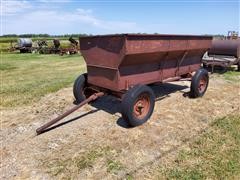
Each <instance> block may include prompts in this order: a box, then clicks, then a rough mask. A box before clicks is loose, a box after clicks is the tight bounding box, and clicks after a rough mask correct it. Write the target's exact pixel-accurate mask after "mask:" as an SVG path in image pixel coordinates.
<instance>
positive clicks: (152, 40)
mask: <svg viewBox="0 0 240 180" xmlns="http://www.w3.org/2000/svg"><path fill="white" fill-rule="evenodd" d="M211 43H212V37H210V36H193V35H149V34H116V35H100V36H87V37H81V38H80V51H81V54H82V56H83V57H84V60H85V62H86V65H87V73H85V74H82V75H80V76H79V77H78V78H77V79H76V80H75V83H74V86H73V94H74V96H75V99H76V101H77V102H78V103H80V105H79V106H78V107H81V106H82V105H84V104H85V103H88V102H90V101H91V100H94V99H96V98H97V97H98V96H102V95H106V94H111V95H114V96H116V97H118V98H119V99H121V101H122V109H121V113H122V116H123V118H124V119H125V120H127V121H128V122H129V124H130V125H131V126H138V125H141V124H143V123H144V122H146V121H147V120H148V119H149V118H150V116H151V115H152V112H153V109H154V104H155V95H154V92H153V90H152V89H151V87H150V86H148V85H149V84H152V83H157V82H162V83H164V82H170V81H176V80H183V79H186V80H187V79H188V80H191V92H190V94H191V96H192V97H201V96H203V95H204V93H205V91H206V89H207V86H208V81H209V77H208V72H207V71H206V70H204V69H202V68H201V63H202V56H203V54H204V53H205V52H206V51H207V50H208V49H209V48H210V47H211ZM78 107H77V108H78ZM77 108H75V109H74V108H73V110H76V109H77ZM73 110H72V111H73ZM72 111H70V112H72ZM67 114H69V113H66V114H65V115H67ZM65 115H64V117H65ZM62 117H63V116H62ZM57 120H59V118H58V119H57ZM57 120H55V121H53V122H56V121H57ZM50 124H52V123H50ZM48 125H49V124H48ZM45 127H47V126H45ZM42 129H43V128H42ZM42 129H40V130H42ZM40 130H39V132H40Z"/></svg>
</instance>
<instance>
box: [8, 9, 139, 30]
mask: <svg viewBox="0 0 240 180" xmlns="http://www.w3.org/2000/svg"><path fill="white" fill-rule="evenodd" d="M16 12H17V11H15V13H16ZM136 26H137V25H136V23H134V22H125V21H108V20H105V19H101V18H98V17H96V16H95V15H94V13H93V11H92V10H91V9H82V8H77V9H76V10H75V11H74V12H72V11H57V10H56V9H50V10H49V9H48V10H46V9H40V10H35V11H33V10H32V11H29V12H25V13H21V14H19V15H18V18H8V19H7V20H6V23H5V25H4V27H3V34H10V33H17V34H22V33H49V34H62V33H92V34H100V33H120V32H129V31H130V32H132V31H134V30H136V29H137V27H136Z"/></svg>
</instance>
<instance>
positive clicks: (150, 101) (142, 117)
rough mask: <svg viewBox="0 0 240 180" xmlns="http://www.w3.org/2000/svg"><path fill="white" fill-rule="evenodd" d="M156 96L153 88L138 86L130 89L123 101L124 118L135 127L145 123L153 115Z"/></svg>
mask: <svg viewBox="0 0 240 180" xmlns="http://www.w3.org/2000/svg"><path fill="white" fill-rule="evenodd" d="M154 105H155V95H154V93H153V91H152V89H151V88H149V87H148V86H145V85H136V86H134V87H133V88H131V89H129V90H128V91H127V92H126V94H125V95H124V98H123V100H122V117H123V119H124V120H127V121H128V123H129V125H131V126H133V127H135V126H139V125H141V124H143V123H145V122H146V121H147V120H148V119H149V118H150V117H151V115H152V112H153V109H154Z"/></svg>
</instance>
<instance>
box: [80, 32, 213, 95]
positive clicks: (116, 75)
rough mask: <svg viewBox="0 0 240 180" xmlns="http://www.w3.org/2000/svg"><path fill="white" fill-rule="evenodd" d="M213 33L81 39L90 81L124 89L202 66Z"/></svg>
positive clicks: (121, 35) (109, 87)
mask: <svg viewBox="0 0 240 180" xmlns="http://www.w3.org/2000/svg"><path fill="white" fill-rule="evenodd" d="M211 41H212V37H209V36H189V35H139V34H120V35H103V36H88V37H83V38H81V40H80V51H81V53H82V55H83V57H84V59H85V61H86V64H87V71H88V84H90V85H94V86H97V87H100V88H106V89H109V90H111V91H115V92H124V91H126V90H128V88H129V87H131V86H134V85H136V84H150V83H155V82H164V80H166V79H169V78H172V77H181V76H183V75H186V74H188V73H192V72H194V71H196V70H198V69H199V68H200V65H201V59H202V56H203V54H204V53H205V52H206V51H207V50H208V49H209V48H210V46H211Z"/></svg>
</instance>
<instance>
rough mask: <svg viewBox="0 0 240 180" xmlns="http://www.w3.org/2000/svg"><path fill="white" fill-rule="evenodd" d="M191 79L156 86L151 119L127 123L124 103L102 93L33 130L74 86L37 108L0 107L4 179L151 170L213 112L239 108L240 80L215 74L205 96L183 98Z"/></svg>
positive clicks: (61, 107) (64, 102) (67, 101)
mask: <svg viewBox="0 0 240 180" xmlns="http://www.w3.org/2000/svg"><path fill="white" fill-rule="evenodd" d="M189 85H190V83H189V82H177V83H173V84H164V85H158V86H157V85H155V86H153V89H154V91H155V93H156V96H157V100H156V105H155V109H154V113H153V115H152V118H151V119H150V121H148V123H146V124H144V125H143V126H140V127H136V128H129V127H128V125H127V124H126V122H125V121H124V120H123V119H122V118H121V115H120V113H119V112H120V107H121V106H120V105H121V104H120V102H119V101H117V100H116V99H114V98H112V97H103V98H101V99H99V101H97V102H95V103H93V104H92V105H87V106H85V107H84V108H82V109H80V110H78V111H77V112H75V113H73V114H71V115H70V116H69V117H67V118H65V119H64V120H62V121H61V122H60V123H59V124H58V125H57V126H56V127H55V128H53V129H52V130H51V131H48V132H46V133H44V134H42V135H40V136H36V135H35V129H36V128H37V127H39V126H40V125H41V124H43V123H44V122H47V121H48V120H50V119H52V118H54V117H56V116H57V115H58V114H61V113H62V112H64V111H65V110H67V109H68V108H70V107H71V106H72V102H73V97H72V89H71V88H66V89H62V90H60V91H58V92H57V93H54V94H49V95H47V96H45V97H43V98H42V99H41V100H40V101H39V102H38V103H34V104H33V105H32V106H25V107H18V108H15V109H2V110H1V112H2V130H1V144H2V147H1V151H0V153H1V157H2V158H1V170H0V174H1V178H4V179H8V178H13V177H15V178H31V179H36V178H39V179H42V178H44V179H50V178H56V179H58V178H69V177H72V178H85V179H86V178H88V179H102V178H103V179H108V178H127V177H132V176H133V177H139V178H140V177H142V174H145V176H146V177H148V176H150V174H151V173H149V172H150V171H151V169H152V168H153V167H154V166H155V165H159V164H164V163H167V162H168V160H170V159H173V158H174V156H175V154H176V153H177V152H178V151H179V149H180V148H181V147H182V146H184V144H185V143H186V142H187V141H190V140H191V139H194V138H195V137H196V136H198V134H199V133H201V132H202V131H203V130H204V129H206V128H208V126H209V123H211V121H212V120H213V119H215V118H218V117H223V116H225V115H228V114H231V113H232V112H239V108H240V102H239V101H238V99H239V96H240V90H239V88H240V86H239V83H232V82H229V81H227V80H225V79H224V78H222V77H220V76H212V77H211V80H210V84H209V88H208V90H207V93H206V94H205V96H204V97H203V98H198V99H190V98H188V97H184V94H186V92H188V91H189V88H188V87H189Z"/></svg>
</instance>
